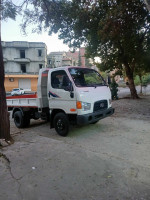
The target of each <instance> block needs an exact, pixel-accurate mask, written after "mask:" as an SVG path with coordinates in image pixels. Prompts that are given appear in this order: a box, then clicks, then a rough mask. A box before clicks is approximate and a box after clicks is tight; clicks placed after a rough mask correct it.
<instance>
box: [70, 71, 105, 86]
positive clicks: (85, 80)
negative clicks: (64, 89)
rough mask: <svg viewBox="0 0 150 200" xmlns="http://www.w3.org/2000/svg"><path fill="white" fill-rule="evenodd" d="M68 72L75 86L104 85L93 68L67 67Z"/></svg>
mask: <svg viewBox="0 0 150 200" xmlns="http://www.w3.org/2000/svg"><path fill="white" fill-rule="evenodd" d="M69 72H70V74H71V76H72V79H73V81H74V83H75V85H76V86H77V87H98V86H104V85H106V82H105V81H104V79H103V78H102V76H101V75H100V74H99V73H98V72H97V71H95V70H93V69H87V68H69Z"/></svg>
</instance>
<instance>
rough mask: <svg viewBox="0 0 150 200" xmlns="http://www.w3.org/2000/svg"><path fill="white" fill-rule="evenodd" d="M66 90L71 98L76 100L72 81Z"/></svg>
mask: <svg viewBox="0 0 150 200" xmlns="http://www.w3.org/2000/svg"><path fill="white" fill-rule="evenodd" d="M64 90H65V91H69V92H70V97H71V98H74V93H73V85H72V82H71V81H69V84H68V86H66V87H65V88H64Z"/></svg>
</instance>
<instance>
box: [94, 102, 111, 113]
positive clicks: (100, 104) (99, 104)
mask: <svg viewBox="0 0 150 200" xmlns="http://www.w3.org/2000/svg"><path fill="white" fill-rule="evenodd" d="M107 108H108V103H107V100H101V101H96V102H95V103H94V109H93V111H94V112H96V111H100V110H105V109H107Z"/></svg>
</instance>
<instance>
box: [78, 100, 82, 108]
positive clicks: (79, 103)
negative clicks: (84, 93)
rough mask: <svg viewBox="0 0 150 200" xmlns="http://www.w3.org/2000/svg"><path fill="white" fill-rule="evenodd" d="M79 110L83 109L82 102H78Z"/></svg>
mask: <svg viewBox="0 0 150 200" xmlns="http://www.w3.org/2000/svg"><path fill="white" fill-rule="evenodd" d="M77 109H82V103H81V101H77Z"/></svg>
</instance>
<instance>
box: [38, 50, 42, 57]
mask: <svg viewBox="0 0 150 200" xmlns="http://www.w3.org/2000/svg"><path fill="white" fill-rule="evenodd" d="M38 56H39V57H41V56H42V50H41V49H39V50H38Z"/></svg>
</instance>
